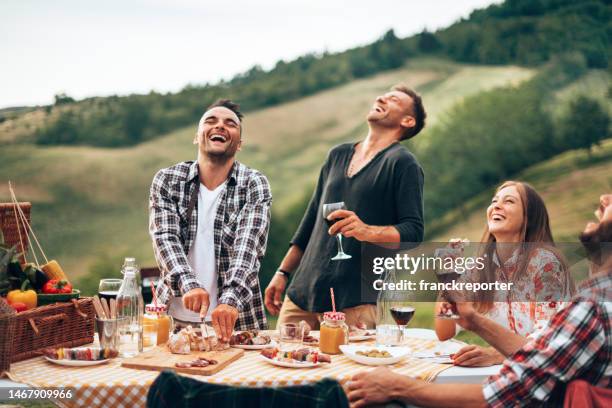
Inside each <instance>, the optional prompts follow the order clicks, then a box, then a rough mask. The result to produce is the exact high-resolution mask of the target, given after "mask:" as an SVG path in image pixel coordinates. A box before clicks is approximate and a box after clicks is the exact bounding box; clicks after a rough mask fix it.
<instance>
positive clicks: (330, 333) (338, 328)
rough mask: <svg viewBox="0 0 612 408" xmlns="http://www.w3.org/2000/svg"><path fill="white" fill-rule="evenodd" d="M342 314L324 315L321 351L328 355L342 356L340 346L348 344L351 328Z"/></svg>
mask: <svg viewBox="0 0 612 408" xmlns="http://www.w3.org/2000/svg"><path fill="white" fill-rule="evenodd" d="M345 320H346V316H345V315H344V313H342V312H325V313H323V323H321V331H320V335H319V349H320V350H321V352H322V353H326V354H340V346H341V345H343V344H348V335H349V328H348V326H347V325H346V321H345Z"/></svg>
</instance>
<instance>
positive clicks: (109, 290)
mask: <svg viewBox="0 0 612 408" xmlns="http://www.w3.org/2000/svg"><path fill="white" fill-rule="evenodd" d="M122 282H123V280H121V279H100V284H99V285H98V295H100V298H103V299H106V301H107V302H110V300H111V299H117V293H119V288H120V287H121V283H122Z"/></svg>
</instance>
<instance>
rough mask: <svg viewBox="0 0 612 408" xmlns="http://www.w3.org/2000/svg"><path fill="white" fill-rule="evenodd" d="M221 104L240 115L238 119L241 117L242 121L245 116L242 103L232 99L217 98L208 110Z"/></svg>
mask: <svg viewBox="0 0 612 408" xmlns="http://www.w3.org/2000/svg"><path fill="white" fill-rule="evenodd" d="M219 106H221V107H223V108H227V109H229V110H231V111H232V112H234V113H235V114H236V116H238V119H240V121H241V122H242V118H243V117H244V115H243V114H242V112H240V105H238V104H237V103H235V102H232V101H231V100H230V99H217V100H216V101H214V102H213V103H212V104H210V106H209V107H208V108H206V110H207V111H209V110H211V109H212V108H217V107H219Z"/></svg>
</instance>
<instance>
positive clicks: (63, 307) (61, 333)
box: [0, 298, 94, 362]
mask: <svg viewBox="0 0 612 408" xmlns="http://www.w3.org/2000/svg"><path fill="white" fill-rule="evenodd" d="M2 319H3V317H0V327H1V325H2ZM9 319H12V320H13V321H14V324H15V328H14V335H13V336H14V337H13V338H14V340H13V341H12V342H11V343H12V345H11V346H12V351H11V362H15V361H21V360H26V359H28V358H30V357H34V356H37V355H40V354H41V351H42V349H45V348H48V347H53V348H57V347H77V346H82V345H84V344H89V343H93V340H94V307H93V302H92V299H91V298H81V299H73V300H72V302H62V303H54V304H52V305H46V306H40V307H37V308H34V309H31V310H26V311H25V312H21V313H17V314H15V315H12V316H10V317H9ZM0 330H1V329H0ZM0 347H2V348H3V347H5V345H0ZM0 354H2V353H0Z"/></svg>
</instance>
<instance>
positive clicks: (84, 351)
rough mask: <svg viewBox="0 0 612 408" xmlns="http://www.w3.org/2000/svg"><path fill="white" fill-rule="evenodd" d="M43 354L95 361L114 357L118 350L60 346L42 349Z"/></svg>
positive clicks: (59, 358) (57, 357) (51, 356)
mask: <svg viewBox="0 0 612 408" xmlns="http://www.w3.org/2000/svg"><path fill="white" fill-rule="evenodd" d="M43 355H44V356H45V357H47V358H50V359H52V360H79V361H97V360H106V359H109V358H115V357H117V355H118V352H117V350H112V349H109V348H99V347H75V348H64V347H60V348H57V349H53V348H49V349H45V350H43Z"/></svg>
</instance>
